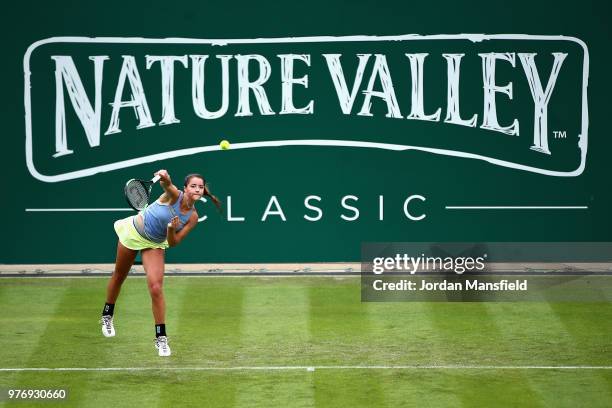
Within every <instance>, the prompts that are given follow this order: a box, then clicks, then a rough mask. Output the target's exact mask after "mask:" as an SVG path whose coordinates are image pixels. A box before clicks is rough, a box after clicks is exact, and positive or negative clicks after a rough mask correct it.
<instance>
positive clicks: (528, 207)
mask: <svg viewBox="0 0 612 408" xmlns="http://www.w3.org/2000/svg"><path fill="white" fill-rule="evenodd" d="M444 208H446V209H447V210H588V209H589V207H588V206H586V205H482V206H476V205H472V206H457V205H447V206H446V207H444Z"/></svg>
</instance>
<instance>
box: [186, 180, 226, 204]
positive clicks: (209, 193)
mask: <svg viewBox="0 0 612 408" xmlns="http://www.w3.org/2000/svg"><path fill="white" fill-rule="evenodd" d="M192 178H199V179H202V181H203V182H204V195H205V196H208V197H210V199H211V200H212V202H213V203H214V204H215V206H216V207H217V209H218V210H219V211H223V209H222V208H221V201H220V200H219V199H218V198H217V197H216V196H214V195H213V194H211V192H210V190H209V187H208V184H207V183H206V179H205V178H204V176H203V175H201V174H199V173H191V174H188V175H186V176H185V183H184V184H183V186H184V187H187V184H189V182H190V181H191V179H192Z"/></svg>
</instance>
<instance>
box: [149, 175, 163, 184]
mask: <svg viewBox="0 0 612 408" xmlns="http://www.w3.org/2000/svg"><path fill="white" fill-rule="evenodd" d="M160 178H161V177H159V176H155V177H153V178H152V179H151V182H152V183H153V184H155V183H157V182H158V181H159V179H160Z"/></svg>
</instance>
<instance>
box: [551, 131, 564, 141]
mask: <svg viewBox="0 0 612 408" xmlns="http://www.w3.org/2000/svg"><path fill="white" fill-rule="evenodd" d="M553 135H554V136H555V139H565V138H567V131H565V130H553Z"/></svg>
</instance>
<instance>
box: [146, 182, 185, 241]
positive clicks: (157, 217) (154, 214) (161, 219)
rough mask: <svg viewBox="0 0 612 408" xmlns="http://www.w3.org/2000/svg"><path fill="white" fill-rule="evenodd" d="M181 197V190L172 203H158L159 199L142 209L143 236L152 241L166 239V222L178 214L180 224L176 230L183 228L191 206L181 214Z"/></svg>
mask: <svg viewBox="0 0 612 408" xmlns="http://www.w3.org/2000/svg"><path fill="white" fill-rule="evenodd" d="M182 198H183V192H182V191H180V192H179V198H178V200H176V203H174V204H173V205H170V204H169V203H168V204H160V203H159V201H158V200H156V201H155V202H154V203H153V204H151V205H150V206H148V207H147V208H145V209H144V210H143V212H142V215H143V218H144V231H143V232H144V237H145V238H147V239H149V240H151V241H153V242H158V243H159V242H164V241H165V240H166V233H167V228H168V223H169V222H170V220H171V219H172V218H174V217H175V216H178V217H179V220H180V225H179V227H178V228H177V229H176V231H177V232H178V231H180V230H182V229H183V227H184V226H185V224H187V221H189V217H191V213H192V212H193V208H191V209H190V210H189V211H187V214H182V213H181V209H180V207H181V200H182Z"/></svg>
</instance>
